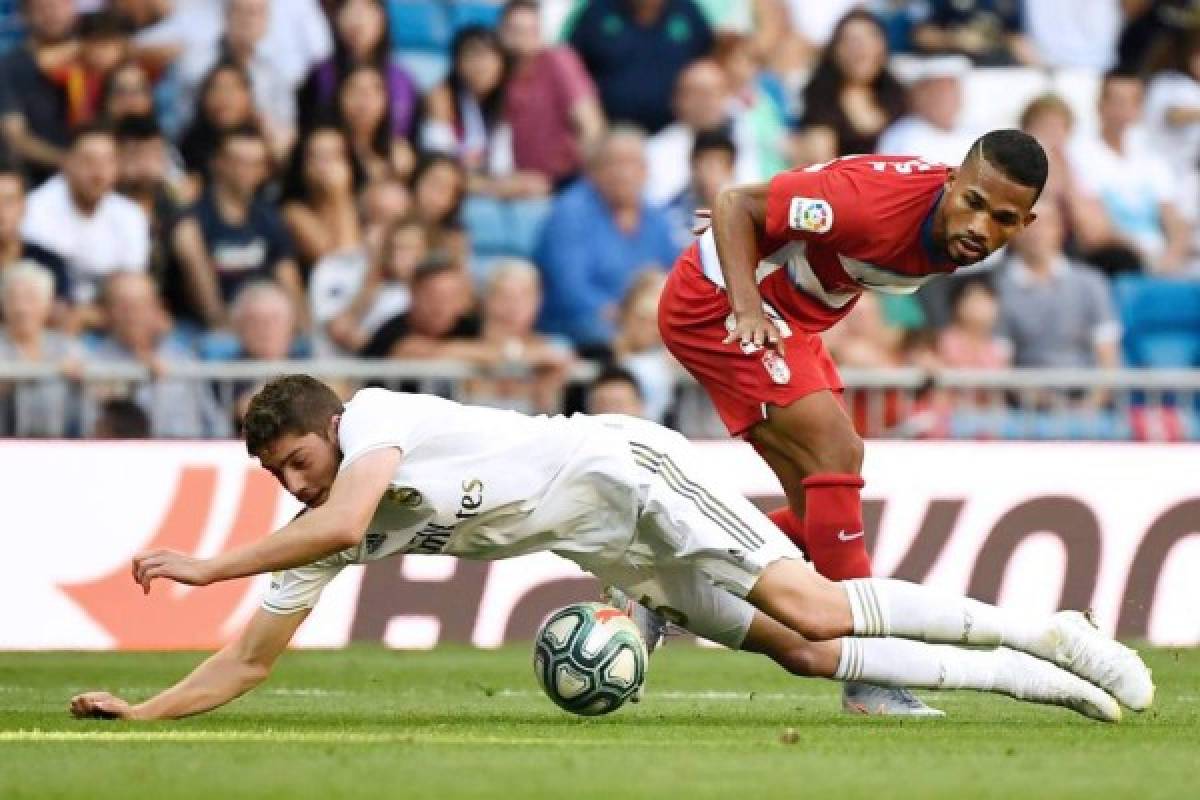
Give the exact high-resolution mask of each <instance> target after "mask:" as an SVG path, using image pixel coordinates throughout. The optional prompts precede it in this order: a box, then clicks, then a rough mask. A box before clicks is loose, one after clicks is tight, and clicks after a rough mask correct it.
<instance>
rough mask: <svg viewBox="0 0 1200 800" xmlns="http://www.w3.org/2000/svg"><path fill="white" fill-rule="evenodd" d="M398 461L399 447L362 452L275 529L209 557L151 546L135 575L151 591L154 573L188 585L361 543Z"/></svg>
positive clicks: (309, 559)
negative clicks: (325, 493) (317, 498)
mask: <svg viewBox="0 0 1200 800" xmlns="http://www.w3.org/2000/svg"><path fill="white" fill-rule="evenodd" d="M399 463H400V451H399V450H397V449H396V448H394V447H383V448H380V449H378V450H373V451H371V452H369V453H366V454H365V455H363V456H362V457H361V458H359V459H357V460H356V461H355V462H354V463H353V464H351V465H350V466H349V467H347V468H346V469H345V470H344V471H343V472H341V473H339V474H338V476H337V478H336V479H334V481H333V487H332V488H331V489H330V492H329V498H328V499H327V500H326V501H325V502H324V503H322V504H321V505H320V506H318V507H316V508H313V509H311V510H310V511H309V512H308V513H306V514H303V515H301V516H299V517H297V518H296V519H294V520H292V521H291V522H289V523H288V524H287V525H285V526H284V527H283V528H282V529H281V530H280V531H279V532H277V533H275V534H273V535H271V536H267V537H266V538H264V539H260V540H258V541H257V542H253V543H251V544H248V545H245V546H243V547H239V548H236V549H234V550H230V551H229V552H226V553H222V554H220V555H218V556H214V557H213V558H194V557H192V556H188V555H185V554H183V553H178V552H176V551H174V550H151V551H149V552H146V553H142V554H140V555H138V556H137V557H136V558H134V559H133V578H134V580H135V581H137V582H138V583H139V584H141V586H142V591H144V592H147V593H148V592H149V591H150V584H151V583H152V582H153V581H154V579H155V578H167V579H170V580H173V581H176V582H178V583H184V584H187V585H189V586H206V585H208V584H210V583H216V582H217V581H229V580H234V579H235V578H244V577H246V576H247V575H260V574H262V573H264V572H275V571H278V570H284V569H291V568H292V567H302V566H305V565H307V564H311V563H313V562H314V561H319V560H321V559H322V558H325V557H326V556H331V555H333V554H334V553H339V552H341V551H342V550H345V549H347V548H350V547H355V546H356V545H358V544H360V543H361V542H362V538H363V535H364V534H365V533H366V531H367V525H369V524H370V522H371V517H372V516H374V514H375V510H376V508H377V507H378V506H379V500H380V498H382V497H383V493H384V491H386V490H387V487H388V484H389V483H390V482H391V479H392V475H393V474H394V473H395V471H396V467H397V466H398V465H399Z"/></svg>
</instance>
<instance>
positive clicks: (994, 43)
mask: <svg viewBox="0 0 1200 800" xmlns="http://www.w3.org/2000/svg"><path fill="white" fill-rule="evenodd" d="M913 6H914V7H913V9H912V10H910V11H909V16H910V18H911V20H912V23H913V25H914V27H913V31H912V38H913V44H915V45H916V49H917V51H918V52H921V53H925V54H927V55H947V54H954V55H960V56H966V57H967V58H969V59H971V61H972V62H973V63H974V64H975V65H976V66H981V67H1003V66H1008V65H1010V64H1026V65H1036V64H1037V63H1038V60H1039V59H1038V55H1037V51H1036V50H1035V49H1034V47H1033V43H1032V42H1030V41H1029V37H1028V36H1026V35H1025V33H1024V19H1023V15H1022V13H1021V11H1022V9H1021V0H968V2H963V0H926V1H925V2H921V3H914V4H913Z"/></svg>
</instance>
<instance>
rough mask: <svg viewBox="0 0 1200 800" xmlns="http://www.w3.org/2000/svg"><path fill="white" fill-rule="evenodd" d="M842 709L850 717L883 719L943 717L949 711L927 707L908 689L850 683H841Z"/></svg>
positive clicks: (856, 682)
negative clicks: (860, 716)
mask: <svg viewBox="0 0 1200 800" xmlns="http://www.w3.org/2000/svg"><path fill="white" fill-rule="evenodd" d="M842 709H843V710H844V711H846V712H847V713H849V714H866V715H868V716H882V717H944V716H946V712H945V711H942V710H941V709H939V708H933V707H932V706H927V705H925V703H924V702H923V701H922V700H921V698H919V697H917V696H916V695H915V694H913V693H912V692H910V691H909V690H908V689H898V688H893V687H890V686H876V685H875V684H873V683H860V682H858V681H847V682H846V683H844V684H842Z"/></svg>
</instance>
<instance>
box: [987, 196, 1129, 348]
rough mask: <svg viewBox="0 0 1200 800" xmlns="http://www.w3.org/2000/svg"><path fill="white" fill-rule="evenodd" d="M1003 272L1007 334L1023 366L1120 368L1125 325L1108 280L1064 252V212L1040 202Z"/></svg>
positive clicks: (1001, 292)
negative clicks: (1115, 307) (1115, 309)
mask: <svg viewBox="0 0 1200 800" xmlns="http://www.w3.org/2000/svg"><path fill="white" fill-rule="evenodd" d="M1037 215H1038V220H1037V223H1036V224H1034V225H1030V226H1029V227H1028V228H1026V229H1025V230H1023V231H1022V232H1021V233H1020V234H1019V235H1017V236H1015V237H1014V238H1013V240H1012V243H1011V244H1010V245H1009V249H1010V250H1011V251H1012V258H1011V259H1010V261H1009V263H1008V264H1007V265H1006V266H1005V268H1004V269H1003V271H1002V272H1001V274H1000V278H999V282H998V285H997V292H998V295H999V299H1000V324H999V335H1000V339H1001V340H1002V341H1003V342H1004V345H1005V348H1006V349H1007V351H1008V352H1009V353H1011V359H1012V363H1013V365H1014V366H1017V367H1094V366H1099V367H1116V366H1118V363H1119V355H1118V346H1119V343H1120V338H1121V326H1120V324H1119V323H1118V322H1117V319H1116V315H1115V314H1114V312H1113V301H1112V295H1111V293H1110V291H1109V287H1108V282H1107V281H1106V280H1105V279H1104V276H1103V275H1101V274H1100V273H1099V272H1097V271H1096V270H1094V269H1091V268H1089V267H1085V266H1082V265H1080V264H1077V263H1074V262H1072V261H1071V260H1070V259H1068V258H1067V257H1066V255H1065V254H1064V253H1063V241H1064V234H1065V231H1064V228H1063V219H1062V214H1061V213H1060V212H1059V210H1058V209H1056V208H1055V207H1054V206H1052V205H1039V207H1038V209H1037Z"/></svg>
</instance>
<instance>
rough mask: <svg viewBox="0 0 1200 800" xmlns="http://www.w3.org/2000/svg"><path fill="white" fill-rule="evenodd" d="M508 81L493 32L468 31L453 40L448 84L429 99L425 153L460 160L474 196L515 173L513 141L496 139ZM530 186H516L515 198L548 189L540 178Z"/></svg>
mask: <svg viewBox="0 0 1200 800" xmlns="http://www.w3.org/2000/svg"><path fill="white" fill-rule="evenodd" d="M507 77H508V64H507V58H506V56H505V53H504V48H503V47H502V46H501V44H500V38H499V37H498V36H497V35H496V33H495V31H492V30H490V29H488V28H484V27H482V26H477V25H469V26H467V27H465V28H462V29H461V30H460V31H459V32H458V33H457V34H455V36H454V42H453V43H452V44H451V50H450V73H449V74H448V75H447V76H446V80H444V81H443V82H442V83H441V84H439V85H438V86H436V87H434V88H433V90H432V91H430V93H429V96H428V97H426V98H425V102H426V109H425V118H424V120H423V121H422V123H421V136H420V141H421V147H422V149H424V150H435V151H437V152H441V153H448V154H450V155H452V156H455V157H457V158H458V160H459V161H461V162H462V164H463V166H465V167H466V168H467V172H468V173H469V174H470V175H471V177H472V186H471V189H472V191H476V186H475V184H476V183H477V182H479V181H480V180H481V179H484V178H486V177H487V176H489V175H492V174H503V173H507V172H511V171H512V169H511V166H512V141H511V139H510V138H507V137H500V136H499V135H498V134H499V132H500V130H501V126H502V125H503V123H504V88H505V87H504V85H505V81H506V80H507ZM514 183H515V182H514ZM526 183H528V184H529V185H528V186H521V185H514V186H513V187H512V191H513V193H514V195H516V196H520V195H524V194H545V193H546V192H547V191H548V189H549V183H548V182H547V181H546V179H545V178H544V177H542V176H541V175H540V174H539V173H534V174H532V175H530V176H526ZM482 188H490V187H482Z"/></svg>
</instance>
